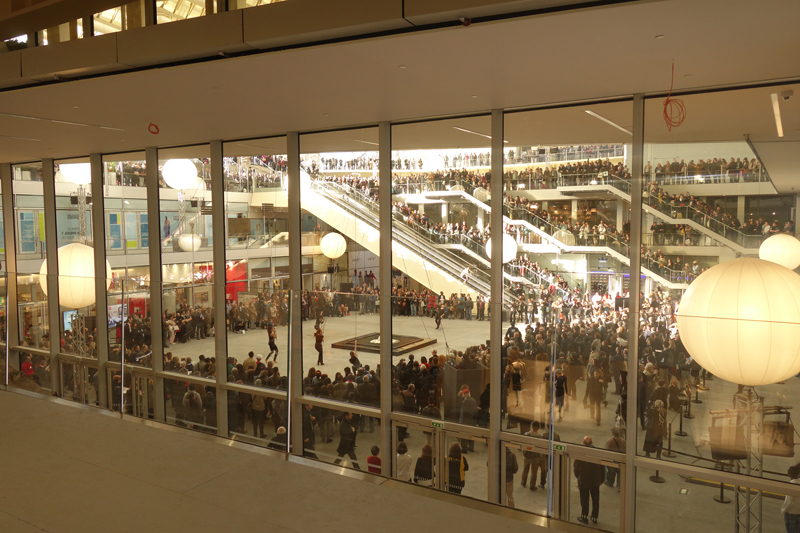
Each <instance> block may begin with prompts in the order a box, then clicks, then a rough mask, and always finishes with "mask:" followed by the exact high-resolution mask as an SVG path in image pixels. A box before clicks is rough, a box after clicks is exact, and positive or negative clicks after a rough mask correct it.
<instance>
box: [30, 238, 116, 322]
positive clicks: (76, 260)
mask: <svg viewBox="0 0 800 533" xmlns="http://www.w3.org/2000/svg"><path fill="white" fill-rule="evenodd" d="M58 270H59V276H58V303H59V305H61V306H62V307H68V308H70V309H81V308H84V307H88V306H90V305H92V304H93V303H94V302H95V294H94V250H93V249H92V248H91V247H89V246H86V245H85V244H80V243H72V244H67V245H66V246H62V247H61V248H59V249H58ZM110 284H111V265H110V264H109V262H108V261H106V289H108V286H109V285H110ZM39 285H40V286H41V287H42V291H43V292H44V293H45V294H47V261H44V262H43V263H42V268H41V269H40V270H39Z"/></svg>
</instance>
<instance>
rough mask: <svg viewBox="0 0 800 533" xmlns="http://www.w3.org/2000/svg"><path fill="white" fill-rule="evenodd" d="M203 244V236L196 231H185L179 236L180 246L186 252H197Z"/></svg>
mask: <svg viewBox="0 0 800 533" xmlns="http://www.w3.org/2000/svg"><path fill="white" fill-rule="evenodd" d="M202 245H203V238H202V237H200V235H196V234H194V233H184V234H183V235H181V236H180V237H178V247H179V248H180V249H181V250H183V251H184V252H196V251H197V250H199V249H200V246H202Z"/></svg>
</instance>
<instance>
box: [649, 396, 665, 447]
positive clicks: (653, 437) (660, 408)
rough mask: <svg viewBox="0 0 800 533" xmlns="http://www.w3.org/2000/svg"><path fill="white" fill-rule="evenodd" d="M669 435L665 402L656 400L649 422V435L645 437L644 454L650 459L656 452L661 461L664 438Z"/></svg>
mask: <svg viewBox="0 0 800 533" xmlns="http://www.w3.org/2000/svg"><path fill="white" fill-rule="evenodd" d="M666 434H667V409H666V407H664V402H662V401H661V400H656V401H655V402H653V408H652V409H651V410H650V416H649V417H648V420H647V433H645V435H644V454H645V457H650V454H651V453H653V452H655V453H656V459H661V450H662V449H663V444H664V437H665V436H666Z"/></svg>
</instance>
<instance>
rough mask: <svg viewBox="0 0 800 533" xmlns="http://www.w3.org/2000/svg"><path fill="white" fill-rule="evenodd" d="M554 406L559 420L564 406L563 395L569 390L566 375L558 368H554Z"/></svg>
mask: <svg viewBox="0 0 800 533" xmlns="http://www.w3.org/2000/svg"><path fill="white" fill-rule="evenodd" d="M555 389H556V406H557V407H558V421H559V422H561V409H563V408H564V397H565V396H566V395H567V393H568V392H569V389H568V387H567V376H565V375H564V371H563V370H561V369H560V368H556V373H555Z"/></svg>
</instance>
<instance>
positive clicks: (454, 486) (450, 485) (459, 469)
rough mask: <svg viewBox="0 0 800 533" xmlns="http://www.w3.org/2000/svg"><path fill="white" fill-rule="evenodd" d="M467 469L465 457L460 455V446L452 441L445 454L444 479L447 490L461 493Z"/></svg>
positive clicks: (467, 464)
mask: <svg viewBox="0 0 800 533" xmlns="http://www.w3.org/2000/svg"><path fill="white" fill-rule="evenodd" d="M468 470H469V463H468V462H467V458H466V457H464V456H463V455H461V446H460V445H459V444H458V443H457V442H454V443H453V444H452V445H451V446H450V451H449V452H448V454H447V469H446V471H445V479H444V482H445V486H446V487H447V492H454V493H456V494H461V491H462V490H464V484H465V483H466V475H467V471H468Z"/></svg>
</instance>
